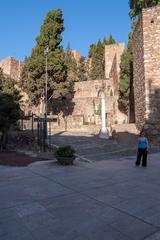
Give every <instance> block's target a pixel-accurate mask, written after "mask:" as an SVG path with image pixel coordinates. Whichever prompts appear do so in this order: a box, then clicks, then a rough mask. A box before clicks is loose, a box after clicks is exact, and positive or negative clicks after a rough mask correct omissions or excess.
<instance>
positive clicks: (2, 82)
mask: <svg viewBox="0 0 160 240" xmlns="http://www.w3.org/2000/svg"><path fill="white" fill-rule="evenodd" d="M20 99H21V96H20V93H19V91H18V90H17V89H16V88H15V81H14V80H12V79H9V78H8V77H5V76H4V75H3V71H2V69H0V132H1V139H0V143H1V149H3V148H6V144H7V136H8V131H9V130H10V128H11V127H12V126H13V125H15V124H16V122H17V120H18V119H19V117H20V114H21V109H20Z"/></svg>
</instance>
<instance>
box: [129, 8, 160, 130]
mask: <svg viewBox="0 0 160 240" xmlns="http://www.w3.org/2000/svg"><path fill="white" fill-rule="evenodd" d="M133 57H134V65H133V67H134V94H135V118H136V124H137V127H138V128H139V129H141V128H142V127H143V126H144V127H145V128H146V129H148V131H149V132H150V133H151V134H155V135H156V134H159V132H160V111H159V109H160V7H159V6H157V7H153V8H148V9H144V10H143V11H142V14H141V17H140V20H139V22H138V24H137V26H136V28H135V31H134V33H133Z"/></svg>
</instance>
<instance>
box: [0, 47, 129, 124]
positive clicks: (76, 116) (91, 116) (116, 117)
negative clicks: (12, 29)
mask: <svg viewBox="0 0 160 240" xmlns="http://www.w3.org/2000/svg"><path fill="white" fill-rule="evenodd" d="M124 49H125V45H124V44H123V43H121V44H112V45H108V46H106V47H105V79H97V80H92V79H91V80H89V81H83V82H75V84H74V86H73V96H72V98H70V97H68V99H65V101H64V100H62V101H61V102H58V103H57V104H62V105H65V106H66V111H65V113H64V112H63V113H62V112H60V113H58V118H59V120H58V124H59V125H61V126H64V125H65V124H66V123H65V122H66V121H67V127H68V128H78V127H80V126H82V125H83V124H84V123H89V124H90V123H91V124H95V125H100V124H101V113H100V109H101V96H100V91H101V90H102V87H103V88H104V89H105V90H104V91H105V95H106V115H107V126H108V127H110V126H111V125H112V124H115V123H126V122H127V121H128V119H127V116H126V115H124V114H122V113H121V112H120V111H119V109H118V94H119V93H118V86H119V73H120V60H121V55H122V53H123V51H124ZM74 53H75V57H76V58H79V57H80V53H79V52H76V51H74ZM22 66H23V63H21V62H19V61H17V60H15V59H14V58H12V57H7V58H5V59H4V60H2V61H0V67H1V68H2V69H3V72H4V73H5V74H6V75H8V76H10V77H11V78H13V79H15V80H16V81H19V78H20V73H21V70H22ZM23 95H24V97H23V100H24V102H23V105H25V106H26V108H25V109H24V110H25V113H26V114H28V113H30V112H34V113H35V114H37V115H40V114H43V103H41V104H40V105H39V106H38V107H33V108H32V109H29V108H28V105H27V100H28V98H27V96H26V95H25V94H23ZM55 106H56V104H55V103H54V104H52V103H49V104H48V110H49V112H50V114H57V112H56V111H55ZM67 111H68V112H67ZM66 119H67V120H66Z"/></svg>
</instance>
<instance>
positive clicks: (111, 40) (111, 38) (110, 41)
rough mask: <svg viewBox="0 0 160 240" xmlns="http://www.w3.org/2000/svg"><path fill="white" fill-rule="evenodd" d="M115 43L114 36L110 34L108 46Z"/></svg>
mask: <svg viewBox="0 0 160 240" xmlns="http://www.w3.org/2000/svg"><path fill="white" fill-rule="evenodd" d="M115 43H116V41H115V39H114V38H113V36H112V34H110V36H109V38H108V41H107V45H111V44H115Z"/></svg>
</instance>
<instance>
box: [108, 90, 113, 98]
mask: <svg viewBox="0 0 160 240" xmlns="http://www.w3.org/2000/svg"><path fill="white" fill-rule="evenodd" d="M109 96H110V97H113V90H112V89H111V90H110V94H109Z"/></svg>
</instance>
